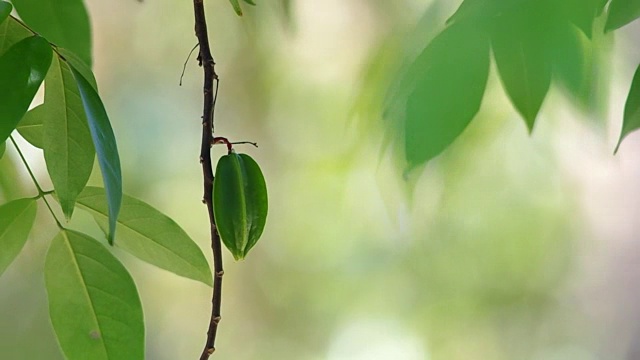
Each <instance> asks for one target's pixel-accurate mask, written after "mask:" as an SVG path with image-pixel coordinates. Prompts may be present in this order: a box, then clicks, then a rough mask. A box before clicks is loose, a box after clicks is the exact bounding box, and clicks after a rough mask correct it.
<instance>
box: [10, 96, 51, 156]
mask: <svg viewBox="0 0 640 360" xmlns="http://www.w3.org/2000/svg"><path fill="white" fill-rule="evenodd" d="M46 116H47V107H46V106H44V104H40V105H38V106H36V107H34V108H33V109H31V110H29V111H27V113H26V114H24V116H23V117H22V120H20V122H19V123H18V126H17V127H16V130H18V133H20V136H22V137H23V138H24V139H25V140H27V141H28V142H29V143H30V144H31V145H33V146H35V147H37V148H39V149H42V147H43V145H42V144H43V142H44V141H43V140H42V136H43V134H42V132H43V130H42V119H43V118H44V117H46Z"/></svg>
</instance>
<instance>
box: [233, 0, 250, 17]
mask: <svg viewBox="0 0 640 360" xmlns="http://www.w3.org/2000/svg"><path fill="white" fill-rule="evenodd" d="M242 1H244V2H245V3H247V4H249V5H255V4H256V3H254V2H253V0H242ZM229 2H230V3H231V6H233V10H234V11H235V12H236V14H237V15H238V16H242V8H241V7H240V1H239V0H229Z"/></svg>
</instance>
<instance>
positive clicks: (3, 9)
mask: <svg viewBox="0 0 640 360" xmlns="http://www.w3.org/2000/svg"><path fill="white" fill-rule="evenodd" d="M12 9H13V7H12V6H11V4H10V3H8V2H6V1H0V23H2V22H3V21H4V20H5V19H6V18H8V17H9V14H11V10H12Z"/></svg>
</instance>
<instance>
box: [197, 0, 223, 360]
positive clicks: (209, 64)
mask: <svg viewBox="0 0 640 360" xmlns="http://www.w3.org/2000/svg"><path fill="white" fill-rule="evenodd" d="M203 1H204V0H193V9H194V13H195V31H196V36H197V38H198V43H199V44H200V55H198V61H199V62H200V66H202V68H203V70H204V88H203V93H204V105H203V111H202V143H201V147H200V163H201V164H202V175H203V178H204V197H203V200H202V201H203V202H204V203H205V204H206V205H207V211H208V213H209V223H210V225H211V248H212V250H213V264H214V278H213V296H212V298H211V320H210V321H209V330H208V331H207V343H206V345H205V346H204V349H203V350H202V355H200V360H207V359H208V358H209V356H210V355H211V354H213V352H214V351H215V340H216V333H217V331H218V323H219V322H220V304H221V297H222V275H223V274H224V271H223V269H222V245H221V243H220V235H219V234H218V230H217V228H216V223H215V218H214V215H213V198H212V193H213V167H212V164H211V144H212V143H213V113H214V110H215V105H216V98H217V96H218V75H217V74H216V71H215V62H214V61H213V56H212V55H211V48H210V47H209V35H208V34H207V20H206V18H205V14H204V4H203ZM214 82H215V88H214Z"/></svg>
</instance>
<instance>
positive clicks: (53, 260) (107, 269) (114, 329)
mask: <svg viewBox="0 0 640 360" xmlns="http://www.w3.org/2000/svg"><path fill="white" fill-rule="evenodd" d="M44 275H45V285H46V288H47V295H48V298H49V315H50V317H51V323H52V324H53V329H54V330H55V332H56V336H57V337H58V342H59V344H60V347H61V348H62V351H63V352H64V354H65V356H66V358H67V359H69V360H84V359H92V360H108V359H113V360H120V359H131V360H134V359H139V360H142V359H144V322H143V315H142V305H141V304H140V298H139V297H138V291H137V289H136V285H135V283H134V282H133V279H132V278H131V276H130V275H129V273H128V272H127V270H126V269H125V268H124V266H123V265H122V264H121V263H120V262H119V261H118V259H116V258H115V257H114V256H113V255H112V254H111V253H110V252H109V251H107V249H106V248H105V247H104V246H102V245H101V244H100V243H98V242H97V241H96V240H94V239H92V238H90V237H88V236H87V235H84V234H81V233H78V232H75V231H70V230H63V231H61V232H60V233H58V235H57V236H56V237H55V238H54V239H53V241H52V242H51V246H50V247H49V251H48V253H47V258H46V261H45V266H44Z"/></svg>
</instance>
